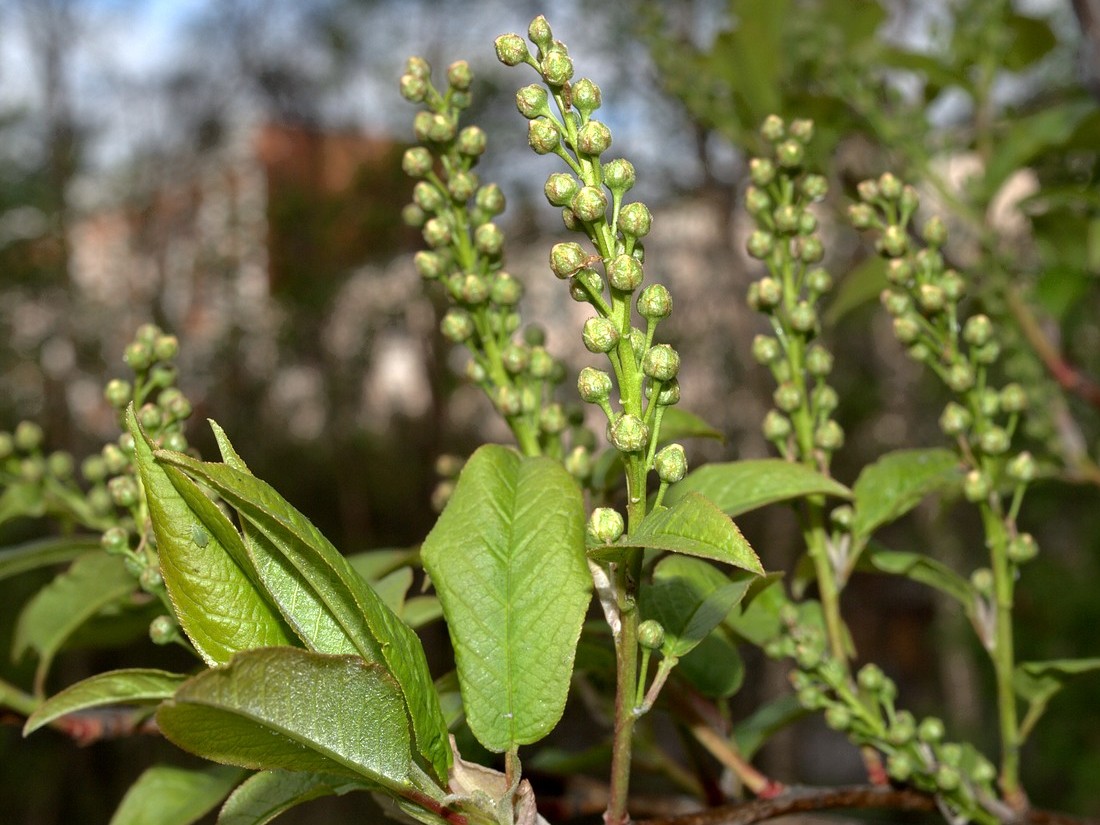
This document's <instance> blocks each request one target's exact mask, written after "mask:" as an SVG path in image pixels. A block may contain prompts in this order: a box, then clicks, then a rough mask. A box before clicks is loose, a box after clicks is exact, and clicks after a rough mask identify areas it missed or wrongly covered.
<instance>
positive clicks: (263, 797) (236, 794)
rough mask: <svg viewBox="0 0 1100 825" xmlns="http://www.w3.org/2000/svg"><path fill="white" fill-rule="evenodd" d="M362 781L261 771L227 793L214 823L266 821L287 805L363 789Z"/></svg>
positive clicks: (245, 824) (240, 824) (239, 824)
mask: <svg viewBox="0 0 1100 825" xmlns="http://www.w3.org/2000/svg"><path fill="white" fill-rule="evenodd" d="M365 787H369V786H367V785H365V784H364V783H363V782H359V781H356V780H354V779H347V778H346V777H342V776H334V775H332V774H324V773H308V772H300V771H261V772H260V773H257V774H253V775H252V776H250V777H249V778H248V779H246V780H245V781H244V782H242V783H241V784H240V785H239V786H238V787H237V789H236V790H234V791H233V793H231V794H230V795H229V798H228V799H227V800H225V804H224V805H222V809H221V811H220V812H219V814H218V825H266V823H268V822H271V820H273V819H275V817H277V816H279V815H280V814H283V813H286V812H287V811H289V810H290V809H291V808H293V807H296V806H298V805H301V804H302V803H303V802H309V801H310V800H312V799H320V798H322V797H325V796H343V795H344V794H346V793H348V792H350V791H356V790H363V789H364V788H365Z"/></svg>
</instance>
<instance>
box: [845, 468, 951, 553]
mask: <svg viewBox="0 0 1100 825" xmlns="http://www.w3.org/2000/svg"><path fill="white" fill-rule="evenodd" d="M961 479H962V468H961V465H960V464H959V457H958V456H957V455H956V454H955V453H954V452H952V451H951V450H940V449H918V450H896V451H895V452H891V453H887V454H886V455H884V456H882V457H880V458H879V459H878V460H877V461H875V463H874V464H868V465H867V466H866V467H864V468H863V471H862V472H861V473H860V474H859V478H857V479H856V483H855V484H854V485H852V494H853V495H854V496H855V500H854V501H853V503H852V504H853V507H854V508H855V518H854V520H853V522H852V533H853V534H854V535H855V538H856V542H857V544H859V543H862V542H864V541H866V539H867V538H868V537H870V535H871V533H873V532H874V531H875V530H877V529H878V528H879V527H881V526H882V525H884V524H889V523H890V522H892V521H894V520H895V519H898V518H900V517H901V516H903V515H905V514H906V513H908V512H909V511H910V510H912V509H913V508H914V507H916V506H917V505H918V504H919V503H920V502H921V499H923V498H924V497H925V496H927V495H931V494H932V493H937V492H941V491H944V490H949V489H951V488H953V487H955V486H957V485H958V484H959V482H960V480H961Z"/></svg>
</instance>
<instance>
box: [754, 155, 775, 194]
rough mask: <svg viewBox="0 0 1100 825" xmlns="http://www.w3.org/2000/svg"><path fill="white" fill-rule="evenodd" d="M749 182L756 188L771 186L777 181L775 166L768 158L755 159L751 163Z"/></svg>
mask: <svg viewBox="0 0 1100 825" xmlns="http://www.w3.org/2000/svg"><path fill="white" fill-rule="evenodd" d="M749 180H751V181H752V182H753V185H754V186H759V187H761V188H763V187H766V186H770V185H771V182H772V181H773V180H775V164H774V163H772V162H771V160H769V159H768V158H753V159H752V160H750V161H749Z"/></svg>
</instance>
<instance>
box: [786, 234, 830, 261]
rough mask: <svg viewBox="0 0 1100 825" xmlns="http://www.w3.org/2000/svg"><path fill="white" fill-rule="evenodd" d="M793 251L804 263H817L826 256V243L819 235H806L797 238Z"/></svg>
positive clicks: (792, 247) (792, 246)
mask: <svg viewBox="0 0 1100 825" xmlns="http://www.w3.org/2000/svg"><path fill="white" fill-rule="evenodd" d="M791 251H792V253H793V254H794V255H795V257H797V258H798V260H800V261H802V263H804V264H816V263H817V262H819V261H820V260H821V259H822V258H824V257H825V244H823V243H822V242H821V238H819V237H818V236H817V235H805V236H803V237H800V238H795V239H794V241H793V242H792V244H791Z"/></svg>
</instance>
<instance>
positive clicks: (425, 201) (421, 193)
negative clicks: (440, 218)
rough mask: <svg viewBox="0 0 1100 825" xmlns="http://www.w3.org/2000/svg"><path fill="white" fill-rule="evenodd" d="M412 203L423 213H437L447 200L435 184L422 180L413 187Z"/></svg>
mask: <svg viewBox="0 0 1100 825" xmlns="http://www.w3.org/2000/svg"><path fill="white" fill-rule="evenodd" d="M413 203H415V204H416V205H417V206H419V207H420V208H421V209H423V210H424V211H425V212H438V211H439V210H440V209H442V208H443V207H444V206H445V205H446V203H447V199H446V197H445V196H444V194H443V193H442V192H440V191H439V189H438V188H437V187H436V186H435V184H433V183H428V182H427V181H426V180H422V181H420V182H419V183H417V184H416V186H414V187H413Z"/></svg>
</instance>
